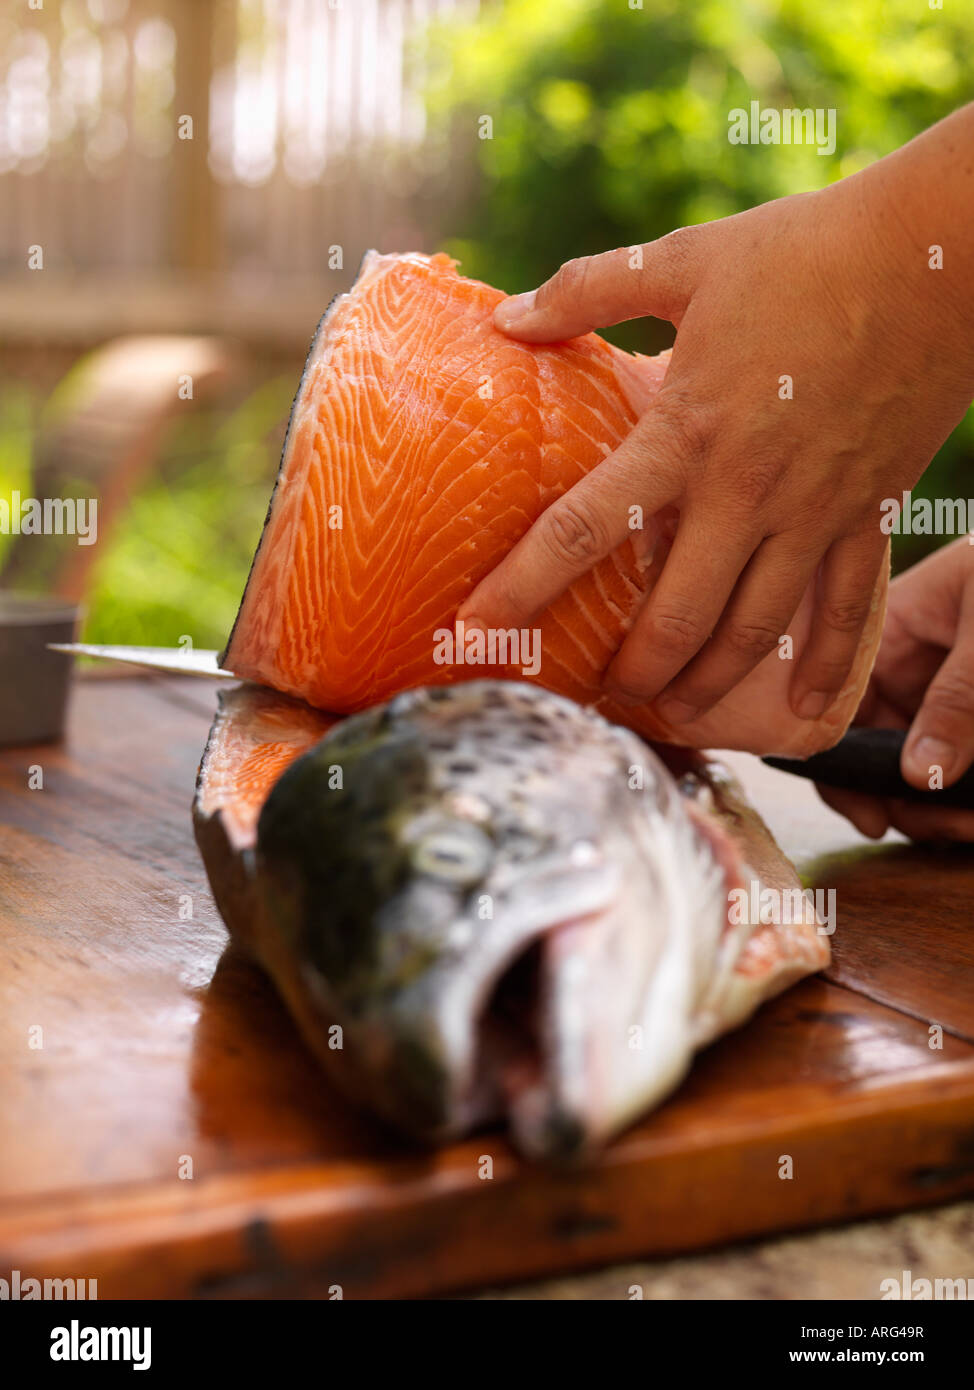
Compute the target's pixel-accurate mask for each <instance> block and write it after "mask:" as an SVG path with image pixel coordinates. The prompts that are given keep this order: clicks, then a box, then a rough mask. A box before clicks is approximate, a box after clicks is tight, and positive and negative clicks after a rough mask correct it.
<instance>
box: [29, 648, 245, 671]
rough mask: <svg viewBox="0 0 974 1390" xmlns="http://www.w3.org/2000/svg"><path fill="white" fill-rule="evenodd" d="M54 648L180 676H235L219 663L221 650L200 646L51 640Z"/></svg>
mask: <svg viewBox="0 0 974 1390" xmlns="http://www.w3.org/2000/svg"><path fill="white" fill-rule="evenodd" d="M47 645H48V647H49V648H50V650H51V651H52V652H67V653H68V654H69V655H71V656H94V657H97V658H98V659H99V660H100V661H125V662H127V663H128V664H129V665H130V666H145V667H148V669H150V670H152V671H174V672H176V673H177V674H179V675H181V676H202V677H203V678H204V679H206V680H233V679H234V674H233V672H232V671H225V670H224V669H223V667H222V666H221V665H220V653H219V652H217V651H209V650H207V649H206V648H203V647H200V648H196V647H112V646H98V645H97V644H94V645H92V644H91V643H90V642H48V644H47Z"/></svg>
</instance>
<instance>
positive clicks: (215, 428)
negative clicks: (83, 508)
mask: <svg viewBox="0 0 974 1390" xmlns="http://www.w3.org/2000/svg"><path fill="white" fill-rule="evenodd" d="M296 375H297V370H296V372H295V377H296ZM294 389H295V380H294V379H292V378H291V377H290V376H277V377H273V378H271V379H270V380H268V381H267V382H265V383H264V384H263V385H261V386H260V387H258V389H257V390H255V391H253V392H252V393H251V394H249V395H248V396H247V397H246V398H245V399H244V400H242V401H240V402H239V403H237V404H236V405H234V406H233V407H231V408H224V409H223V410H220V409H218V408H210V409H196V410H194V411H192V412H190V413H188V414H187V415H186V417H185V418H183V419H181V420H178V421H177V422H176V423H175V424H174V425H173V426H172V427H171V428H170V430H169V432H168V434H167V435H166V437H165V440H164V442H163V445H162V448H161V450H160V454H159V457H158V460H157V462H156V466H155V468H154V469H153V472H152V475H151V476H150V477H149V478H148V479H147V480H146V482H145V483H144V484H143V486H142V488H141V489H140V490H139V492H138V494H137V495H136V496H135V497H134V498H133V500H132V502H131V503H130V504H129V507H128V509H127V510H126V512H125V515H124V516H123V517H122V518H121V519H120V521H119V523H118V524H117V525H116V526H115V527H114V528H113V529H112V530H110V531H109V532H108V533H107V534H106V533H105V530H104V528H101V529H100V532H99V539H98V544H97V555H96V561H95V565H94V571H93V578H92V580H91V581H90V587H89V591H88V594H87V596H86V601H85V602H86V607H87V610H88V619H87V621H86V623H85V626H84V638H85V640H86V641H89V642H124V643H136V644H140V645H159V646H175V645H177V644H178V643H179V640H180V638H181V637H183V636H186V635H188V636H190V637H191V638H192V640H193V645H194V646H196V647H222V646H223V644H224V643H225V642H226V639H227V637H228V636H229V633H230V628H231V626H232V624H233V619H234V617H235V616H236V612H237V607H238V605H239V603H240V598H241V596H242V594H243V586H244V580H245V579H246V576H247V572H248V570H249V569H250V562H251V560H252V558H253V554H254V550H255V549H256V546H257V541H258V539H259V537H260V532H261V527H262V526H263V522H264V517H265V515H266V512H267V502H268V498H269V495H270V489H271V485H272V482H273V478H274V474H275V471H276V467H277V462H278V459H279V457H280V451H281V443H282V440H283V433H284V428H285V424H286V421H287V416H288V411H289V409H290V405H291V398H292V396H293V395H294ZM42 418H43V407H42V403H41V402H40V400H38V399H35V398H33V397H32V396H31V394H30V393H29V392H28V391H27V390H26V389H25V388H23V387H17V388H12V387H7V388H5V389H4V390H2V391H0V497H7V496H9V494H10V492H11V491H12V490H14V489H18V490H19V491H20V492H21V493H22V494H23V495H24V496H29V495H30V493H31V488H30V455H31V440H32V438H33V437H35V435H36V430H37V428H38V425H39V422H40V420H41V419H42ZM14 542H15V538H13V537H10V536H2V535H0V562H2V559H3V554H4V549H5V547H6V546H9V545H10V544H12V543H14ZM27 543H28V544H29V541H28V542H27ZM74 544H76V542H75V541H74V539H73V538H71V537H67V536H65V537H64V538H63V545H64V548H65V552H66V551H67V549H68V547H70V546H73V545H74Z"/></svg>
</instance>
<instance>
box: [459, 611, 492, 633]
mask: <svg viewBox="0 0 974 1390" xmlns="http://www.w3.org/2000/svg"><path fill="white" fill-rule="evenodd" d="M457 622H458V623H463V630H464V632H486V631H487V629H486V627H485V626H484V624H483V623H482V622H481V621H480V619H479V618H475V617H473V616H472V615H471V616H470V617H469V618H463V617H461V616H460V614H459V613H458V614H457Z"/></svg>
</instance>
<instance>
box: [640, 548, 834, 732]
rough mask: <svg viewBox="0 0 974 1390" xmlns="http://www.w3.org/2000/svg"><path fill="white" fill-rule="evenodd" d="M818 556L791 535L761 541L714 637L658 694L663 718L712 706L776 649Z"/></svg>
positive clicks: (677, 718) (677, 720)
mask: <svg viewBox="0 0 974 1390" xmlns="http://www.w3.org/2000/svg"><path fill="white" fill-rule="evenodd" d="M817 558H818V557H817V555H816V556H812V555H810V554H808V553H806V554H805V555H801V554H799V553H797V552H796V549H795V541H794V537H792V536H773V537H771V539H769V540H766V541H764V542H762V544H761V545H760V546H759V547H758V549H757V550H756V551H755V553H754V555H753V556H752V557H751V561H750V563H749V564H748V566H747V568H746V569H745V570H744V573H743V574H742V575H741V578H740V580H739V582H738V585H737V588H736V589H735V591H734V594H733V595H732V597H731V601H730V603H729V604H728V605H727V608H726V609H725V610H724V615H723V617H722V618H721V619H720V621H719V623H718V625H717V628H716V630H715V632H714V634H713V637H712V638H711V639H710V641H709V642H708V643H707V644H706V646H705V647H704V648H703V649H702V650H701V651H700V653H699V655H697V656H696V657H695V658H694V659H693V661H691V663H690V665H689V666H688V667H686V669H685V670H683V671H681V673H680V675H679V676H678V677H677V678H676V680H674V681H671V682H670V684H669V685H668V686H667V688H666V689H665V690H664V691H663V693H662V695H661V696H660V698H659V699H658V700H657V702H656V708H657V710H658V712H659V713H660V714H661V715H662V716H663V718H664V719H665V720H666V721H667V723H670V724H681V723H684V722H686V721H687V720H689V719H693V718H696V717H697V716H698V715H701V714H703V713H705V712H706V711H707V710H708V709H711V708H712V707H713V706H714V705H715V704H716V703H717V701H718V700H720V699H721V698H722V697H723V696H724V695H726V694H727V692H728V691H729V690H731V689H733V687H734V686H735V685H737V683H738V681H741V680H743V679H744V677H745V676H746V675H747V674H748V672H749V671H751V670H753V668H754V667H755V666H756V665H757V664H758V662H759V661H763V660H764V658H765V657H766V656H767V655H768V653H769V652H772V651H775V650H776V648H777V646H778V642H779V639H780V637H781V635H782V634H783V633H784V632H786V631H787V628H788V624H789V623H790V622H791V619H792V617H793V616H794V614H795V610H796V609H797V607H798V605H799V603H800V602H801V598H802V595H803V594H804V592H805V590H806V589H807V588H808V586H809V584H810V583H811V582H812V579H813V578H814V574H815V565H816V561H817Z"/></svg>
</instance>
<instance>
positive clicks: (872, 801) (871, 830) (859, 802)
mask: <svg viewBox="0 0 974 1390" xmlns="http://www.w3.org/2000/svg"><path fill="white" fill-rule="evenodd" d="M815 790H816V791H817V792H818V794H819V796H820V797H821V798H822V800H823V801H824V802H825V804H826V806H831V808H832V810H833V811H838V813H839V815H840V816H845V818H846V820H848V821H851V822H852V824H853V825H854V826H855V827H856V829H857V830H858V831H859V832H860V834H862V835H865V836H866V838H867V839H869V840H881V839H882V838H883V836H884V835H885V834H886V832H887V830H888V829H889V815H888V813H887V809H886V803H885V802H884V801H882V800H881V799H880V798H879V797H878V796H864V795H863V794H862V792H850V791H846V790H845V788H842V787H823V786H821V785H820V784H819V783H818V782H816V784H815Z"/></svg>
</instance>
